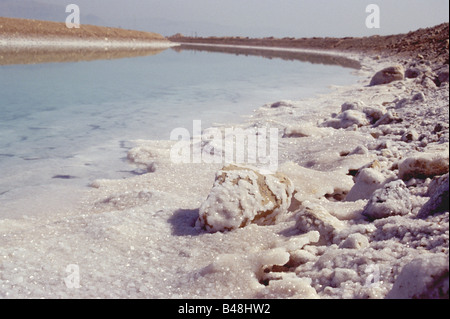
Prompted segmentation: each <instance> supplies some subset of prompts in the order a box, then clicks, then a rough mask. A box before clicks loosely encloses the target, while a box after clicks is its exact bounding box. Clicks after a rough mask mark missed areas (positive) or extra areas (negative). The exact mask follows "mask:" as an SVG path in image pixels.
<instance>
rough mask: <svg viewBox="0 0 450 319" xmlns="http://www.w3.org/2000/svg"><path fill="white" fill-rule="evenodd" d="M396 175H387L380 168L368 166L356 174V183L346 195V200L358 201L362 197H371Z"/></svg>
mask: <svg viewBox="0 0 450 319" xmlns="http://www.w3.org/2000/svg"><path fill="white" fill-rule="evenodd" d="M393 178H394V175H393V174H392V176H388V177H386V176H385V175H384V174H383V173H382V172H381V171H379V170H378V169H375V168H372V167H367V168H363V169H362V170H361V171H359V173H358V175H356V176H355V185H354V186H353V187H352V189H351V190H350V191H349V192H348V194H347V196H346V197H345V200H346V201H357V200H360V199H369V198H370V197H371V196H372V194H373V192H375V191H376V190H377V189H379V188H381V187H383V185H385V184H386V183H388V182H390V181H392V179H393Z"/></svg>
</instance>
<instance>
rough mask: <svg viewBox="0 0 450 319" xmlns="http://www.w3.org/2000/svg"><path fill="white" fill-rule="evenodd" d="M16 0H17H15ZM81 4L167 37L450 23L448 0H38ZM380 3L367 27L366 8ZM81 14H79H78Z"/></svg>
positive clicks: (304, 33)
mask: <svg viewBox="0 0 450 319" xmlns="http://www.w3.org/2000/svg"><path fill="white" fill-rule="evenodd" d="M19 1H20V0H19ZM37 1H41V2H47V3H55V4H60V5H64V6H65V5H66V4H69V3H75V4H78V5H79V6H80V9H81V14H83V13H85V14H88V13H90V14H95V15H97V16H99V17H100V18H102V20H104V21H105V23H106V24H108V25H110V26H119V25H120V26H122V27H125V28H137V29H149V28H151V30H150V29H149V30H148V31H155V32H159V33H163V34H164V35H170V34H173V33H175V32H181V33H183V34H186V35H191V34H195V33H197V34H198V35H199V36H200V35H201V36H207V35H241V36H258V37H261V36H272V35H273V36H295V37H311V36H320V37H322V36H340V37H343V36H365V35H373V34H380V35H386V34H395V33H405V32H409V31H412V30H416V29H419V28H423V27H429V26H434V25H437V24H440V23H443V22H448V21H449V14H448V11H449V1H448V0H368V1H366V0H226V1H225V0H37ZM372 3H373V4H377V5H378V6H379V7H380V18H381V19H380V22H381V25H380V26H381V28H380V29H368V28H367V27H366V25H365V20H366V17H367V15H368V13H366V10H365V9H366V6H368V5H369V4H372ZM82 17H83V16H81V18H82ZM81 23H83V21H81Z"/></svg>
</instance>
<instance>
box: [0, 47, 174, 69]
mask: <svg viewBox="0 0 450 319" xmlns="http://www.w3.org/2000/svg"><path fill="white" fill-rule="evenodd" d="M164 50H165V49H162V48H161V49H153V48H152V49H122V48H120V49H118V48H115V49H108V50H96V49H71V50H68V49H14V48H8V47H0V65H12V64H40V63H53V62H80V61H94V60H113V59H122V58H132V57H141V56H150V55H156V54H159V53H161V52H163V51H164Z"/></svg>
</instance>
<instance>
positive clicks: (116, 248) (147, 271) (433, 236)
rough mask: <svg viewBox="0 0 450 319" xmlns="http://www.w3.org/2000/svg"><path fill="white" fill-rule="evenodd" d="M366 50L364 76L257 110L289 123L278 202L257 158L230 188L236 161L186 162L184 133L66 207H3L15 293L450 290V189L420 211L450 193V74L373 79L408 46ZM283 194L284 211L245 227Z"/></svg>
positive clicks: (276, 122)
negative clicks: (131, 171) (390, 55)
mask: <svg viewBox="0 0 450 319" xmlns="http://www.w3.org/2000/svg"><path fill="white" fill-rule="evenodd" d="M354 58H355V59H358V60H359V61H361V62H362V64H363V65H364V68H363V69H362V70H360V71H358V72H359V73H358V75H359V76H360V79H361V80H360V81H359V82H358V83H357V84H355V85H352V86H349V87H335V88H333V90H332V92H331V93H328V94H325V95H321V96H317V97H315V98H311V99H308V100H303V101H289V103H279V105H274V104H270V103H269V104H268V105H265V106H262V107H261V108H259V109H258V110H256V111H255V113H254V114H252V116H251V117H249V119H248V121H247V122H246V123H244V124H242V127H243V128H247V127H276V128H279V129H280V130H279V132H280V138H279V160H280V161H279V162H280V165H279V173H283V174H284V175H285V176H286V178H288V179H289V181H290V182H291V183H292V185H290V182H289V183H282V182H280V181H281V179H280V178H279V177H277V178H275V177H274V179H273V180H270V179H267V180H266V181H267V183H266V184H265V185H266V186H267V188H268V189H271V190H272V193H273V195H274V197H275V198H276V199H275V200H274V201H268V202H267V203H269V202H271V204H270V205H269V206H270V207H269V206H268V207H265V206H264V199H263V196H262V195H261V185H260V184H258V182H257V181H258V179H259V178H260V175H258V174H257V173H256V171H255V170H251V171H250V170H245V169H244V170H242V169H241V170H239V171H235V172H234V173H235V175H232V174H233V172H232V171H230V172H229V173H230V175H227V176H225V177H228V179H227V178H225V179H223V180H222V184H225V185H223V186H224V187H223V188H222V190H220V188H219V187H220V186H221V185H219V184H220V182H219V179H218V178H216V176H222V174H221V173H220V172H221V171H220V170H221V169H222V168H223V165H220V164H207V163H199V164H195V163H181V164H175V163H173V162H171V161H170V149H171V147H172V146H173V145H174V143H173V142H171V141H135V148H134V149H133V150H131V151H130V152H129V155H128V159H129V160H130V165H136V166H138V167H140V168H141V171H140V172H141V173H142V174H140V175H136V176H134V177H131V178H127V179H122V180H107V179H103V180H96V181H93V183H92V186H93V187H92V188H91V189H90V190H89V191H88V192H86V193H85V194H83V195H82V196H80V207H78V208H74V209H72V210H71V211H69V212H66V213H63V212H61V213H60V214H48V215H46V214H42V215H39V216H35V217H28V218H23V219H18V220H17V219H16V220H13V219H3V220H0V238H1V245H0V297H2V298H23V297H33V298H39V297H43V298H205V297H208V298H385V297H392V298H413V297H420V298H429V297H433V298H434V297H436V298H442V297H443V298H448V244H449V240H448V239H449V220H448V219H449V213H448V204H447V207H445V205H444V204H442V205H441V204H438V205H437V206H438V207H439V209H437V210H434V209H432V210H433V213H432V214H428V213H426V214H425V213H423V214H422V213H421V214H420V215H421V217H422V218H418V216H417V214H418V213H419V211H421V209H422V208H423V207H424V205H425V204H426V203H427V202H428V201H429V200H430V198H434V196H435V194H438V195H436V197H437V198H444V202H445V192H447V195H446V196H447V203H448V184H445V183H446V182H443V180H444V179H445V178H442V179H441V180H440V182H438V181H435V182H432V181H431V178H435V179H436V180H438V179H439V178H440V177H439V175H443V174H446V173H448V156H447V157H445V156H443V155H442V154H443V152H444V150H446V148H448V142H449V132H448V120H449V118H448V98H449V90H448V82H442V83H440V84H439V85H440V86H436V83H435V82H434V81H432V80H430V81H431V83H432V84H431V83H424V79H422V78H421V76H420V75H417V76H416V77H414V76H412V74H410V73H408V74H409V76H407V77H406V78H405V79H398V80H397V81H395V82H391V83H389V84H380V85H374V86H368V84H369V83H370V79H371V78H372V76H373V74H375V73H376V72H377V71H378V70H380V69H384V68H385V67H387V66H390V65H391V64H392V63H397V62H400V63H401V62H402V61H392V60H393V59H388V60H389V61H384V60H382V59H381V60H372V59H370V58H366V57H359V56H354ZM408 63H409V62H408ZM408 63H405V66H406V67H407V69H408V68H409V67H412V66H411V65H409V66H408V65H406V64H408ZM418 92H421V93H422V94H423V97H424V98H416V99H414V98H412V97H414V96H416V94H417V93H418ZM402 99H406V100H405V101H404V102H402V103H399V101H401V100H402ZM349 101H350V102H349ZM352 101H358V102H352ZM344 103H353V104H354V105H353V106H349V105H347V106H346V107H342V106H343V105H344ZM271 106H273V107H271ZM350 111H351V112H357V113H346V114H345V115H338V114H344V113H345V112H350ZM333 113H334V117H333V116H332V114H333ZM330 120H332V123H337V125H334V124H332V125H323V123H327V121H330ZM347 122H348V123H351V125H347V124H348V123H347ZM299 123H302V124H301V125H300V124H299ZM303 123H304V124H305V127H307V128H308V129H306V128H305V129H304V130H303V131H302V130H301V129H295V130H294V129H292V128H296V127H297V128H298V127H299V126H302V127H303ZM438 124H439V125H440V126H439V127H438ZM287 128H291V129H290V131H289V130H288V131H286V129H287ZM408 130H409V131H408ZM411 130H414V131H415V133H414V134H412V135H411V138H407V140H406V141H405V138H403V137H404V136H405V134H406V135H408V132H411ZM285 133H286V134H285ZM283 134H284V135H285V136H284V137H283ZM417 153H418V154H417ZM218 172H219V174H218ZM222 172H224V171H222ZM217 174H218V175H217ZM227 174H228V173H227ZM261 176H262V175H261ZM233 181H234V182H233ZM277 181H278V182H277ZM214 183H216V185H215V184H214ZM447 183H448V177H447ZM282 184H283V185H282ZM213 185H215V186H217V188H215V187H212V186H213ZM354 185H358V187H361V188H360V189H355V188H354V187H355V186H354ZM234 186H236V187H235V188H233V187H234ZM257 186H258V187H257ZM266 186H264V185H263V188H264V187H266ZM281 186H283V187H281ZM445 186H446V187H447V188H446V189H445ZM272 187H274V188H272ZM286 189H287V190H288V192H287V193H286ZM388 189H393V190H392V191H388ZM429 191H430V193H429ZM226 192H229V193H228V195H227V196H222V195H225V193H226ZM289 192H292V193H293V195H292V199H291V201H289V200H288V198H289ZM431 193H432V194H431ZM208 196H209V197H208ZM284 196H286V197H284ZM346 196H350V197H351V198H349V200H346ZM208 198H209V199H208ZM241 198H245V199H246V200H248V201H249V203H250V202H251V201H252V200H253V201H254V202H251V203H254V204H255V205H254V206H252V205H249V206H245V205H243V204H241V205H239V204H238V202H237V201H238V200H240V199H241ZM216 199H217V201H216ZM223 199H227V200H228V202H227V204H230V205H231V202H232V201H233V200H235V202H234V206H233V208H232V209H231V210H227V209H225V206H223V207H221V206H220V205H219V204H220V203H219V200H223ZM350 199H351V200H350ZM378 199H382V200H381V202H379V200H378ZM230 201H231V202H230ZM275 203H278V204H280V205H279V208H282V209H281V211H282V212H281V211H280V213H282V214H283V218H280V219H278V218H273V219H272V218H271V220H270V222H267V223H265V222H262V223H245V227H239V226H241V225H242V223H243V220H242V219H241V218H242V217H246V218H248V221H250V220H252V219H254V217H255V216H257V215H258V213H257V212H256V214H253V215H251V216H250V215H249V216H246V214H247V213H248V212H249V211H250V210H251V207H254V208H257V209H256V211H262V212H266V211H269V212H272V211H273V209H274V207H275ZM244 204H245V203H244ZM378 204H380V205H381V206H382V207H381V209H379V207H378ZM430 205H431V204H430ZM430 205H429V206H430ZM239 206H242V207H239ZM431 206H432V207H435V206H434V205H431ZM230 207H231V206H230ZM258 207H259V208H260V209H259V208H258ZM238 208H239V209H238ZM398 208H400V209H401V210H400V211H397V210H396V209H398ZM204 214H206V216H207V219H204V221H206V222H205V223H203V225H202V224H201V223H200V225H199V224H198V223H197V222H198V220H199V217H200V219H201V218H202V216H205V215H204ZM227 214H231V215H229V216H228V215H227ZM213 215H214V216H215V217H214V218H217V223H216V221H211V222H210V221H209V220H210V218H212V216H213ZM366 216H370V217H371V218H370V220H368V219H367V218H366ZM227 217H229V220H230V221H231V222H233V223H232V224H225V222H224V221H227ZM235 218H236V219H235ZM234 219H235V220H234ZM211 220H212V219H211ZM196 224H197V226H208V225H210V226H212V227H210V228H211V229H212V230H223V229H225V228H227V229H228V231H216V232H209V231H208V230H205V229H203V228H202V227H196ZM216 225H217V229H215V226H216ZM236 226H237V227H236ZM211 229H210V230H211ZM74 266H76V267H74Z"/></svg>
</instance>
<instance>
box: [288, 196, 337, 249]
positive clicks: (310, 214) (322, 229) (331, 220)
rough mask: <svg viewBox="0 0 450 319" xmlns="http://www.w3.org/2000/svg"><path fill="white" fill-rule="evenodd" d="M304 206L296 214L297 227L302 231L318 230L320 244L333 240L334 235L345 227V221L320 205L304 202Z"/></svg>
mask: <svg viewBox="0 0 450 319" xmlns="http://www.w3.org/2000/svg"><path fill="white" fill-rule="evenodd" d="M303 206H304V208H303V209H301V210H300V211H298V212H297V213H296V214H295V218H296V220H297V223H296V227H297V229H298V230H300V231H301V232H302V233H306V232H308V231H311V230H316V231H318V232H319V234H320V240H319V244H321V245H326V244H327V243H331V242H332V241H333V237H334V235H335V234H336V233H337V232H339V231H340V230H342V229H344V227H345V224H344V222H342V221H340V220H339V219H337V218H336V217H334V216H332V215H331V214H330V213H329V212H328V211H326V209H324V208H323V207H321V206H319V205H313V204H310V203H304V204H303Z"/></svg>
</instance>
